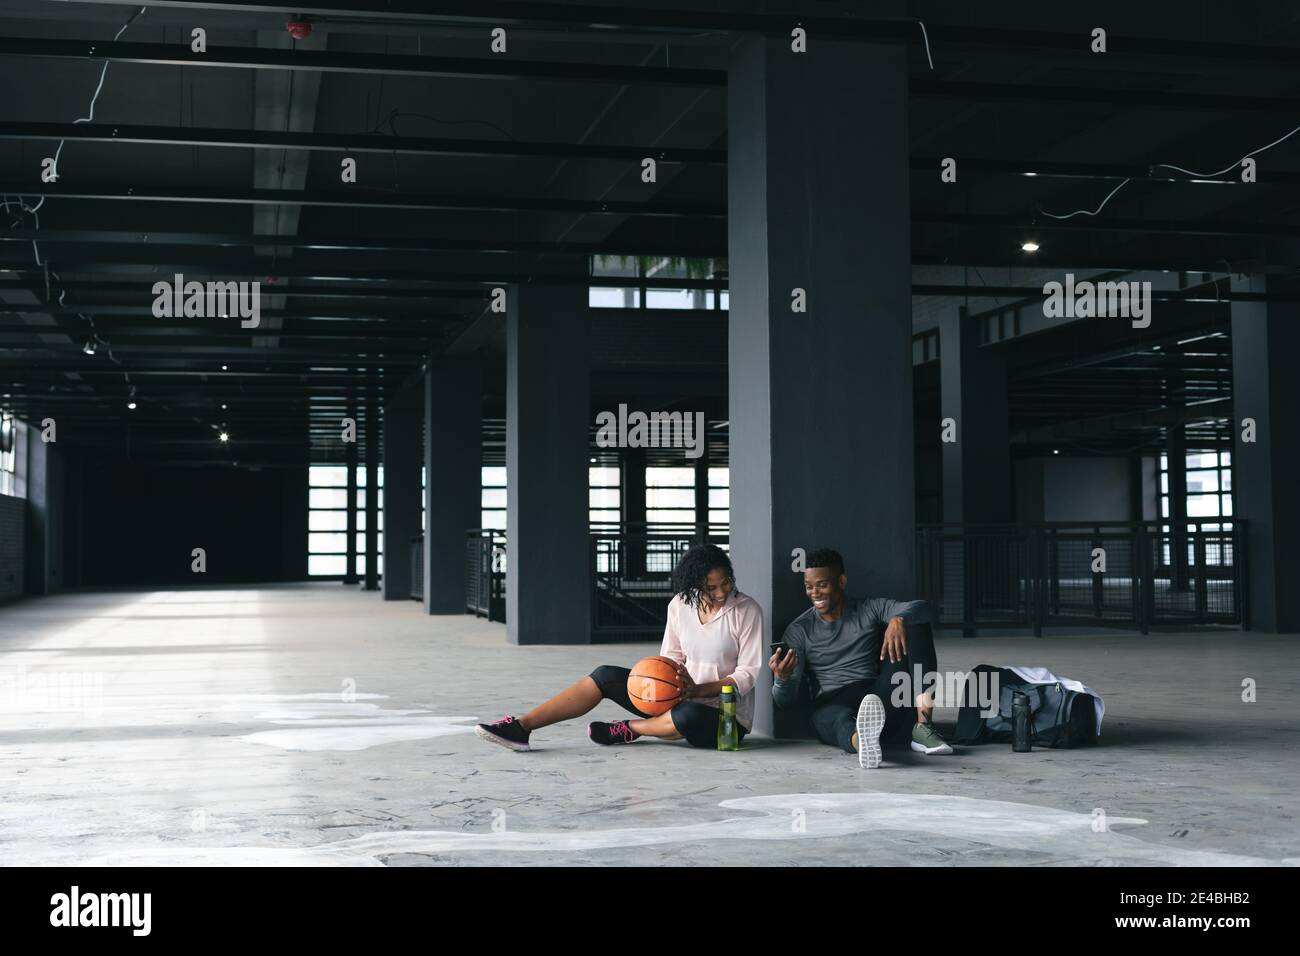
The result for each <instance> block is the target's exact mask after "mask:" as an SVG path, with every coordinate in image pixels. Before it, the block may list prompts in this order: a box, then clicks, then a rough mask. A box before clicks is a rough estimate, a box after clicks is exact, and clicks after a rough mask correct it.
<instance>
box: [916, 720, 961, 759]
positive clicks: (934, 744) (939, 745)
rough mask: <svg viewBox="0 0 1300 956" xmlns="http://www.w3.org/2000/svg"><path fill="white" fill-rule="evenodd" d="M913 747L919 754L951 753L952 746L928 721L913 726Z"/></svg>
mask: <svg viewBox="0 0 1300 956" xmlns="http://www.w3.org/2000/svg"><path fill="white" fill-rule="evenodd" d="M912 749H913V750H915V751H916V752H917V753H919V754H950V753H952V747H950V746H948V742H947V741H946V740H944V739H943V738H942V737H940V736H939V732H938V731H937V730H935V729H934V727H933V726H931V724H930V723H929V722H928V721H925V722H922V723H919V724H917V725H916V726H915V727H913V728H912Z"/></svg>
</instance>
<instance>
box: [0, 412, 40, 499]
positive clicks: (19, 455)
mask: <svg viewBox="0 0 1300 956" xmlns="http://www.w3.org/2000/svg"><path fill="white" fill-rule="evenodd" d="M37 440H38V441H39V440H40V439H37ZM26 456H27V429H26V427H25V426H23V425H21V424H19V422H18V421H17V420H16V419H15V418H14V416H13V413H12V412H0V495H13V496H14V497H16V498H26V497H27V489H26V487H25V484H26V483H25V482H24V481H23V475H22V472H23V470H24V467H25V465H26ZM20 461H22V462H23V464H24V467H20V466H19V464H18V463H19V462H20Z"/></svg>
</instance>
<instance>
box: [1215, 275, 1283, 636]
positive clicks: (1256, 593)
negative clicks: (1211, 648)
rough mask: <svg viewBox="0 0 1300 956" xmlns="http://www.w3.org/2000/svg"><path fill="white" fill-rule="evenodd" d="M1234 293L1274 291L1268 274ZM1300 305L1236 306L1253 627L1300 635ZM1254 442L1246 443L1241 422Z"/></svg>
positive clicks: (1241, 283) (1237, 496) (1239, 460)
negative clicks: (1248, 425) (1251, 430)
mask: <svg viewBox="0 0 1300 956" xmlns="http://www.w3.org/2000/svg"><path fill="white" fill-rule="evenodd" d="M1232 288H1233V291H1234V292H1236V291H1245V292H1270V291H1276V289H1275V288H1270V287H1269V284H1268V283H1267V282H1266V281H1265V280H1264V278H1263V277H1262V276H1250V277H1247V278H1244V279H1241V280H1234V281H1233V284H1232ZM1297 355H1300V304H1297V303H1295V302H1234V303H1232V407H1233V421H1232V431H1233V436H1234V438H1233V448H1232V480H1233V486H1232V505H1233V512H1234V515H1235V517H1238V518H1244V519H1245V520H1246V521H1247V522H1248V523H1249V524H1248V528H1247V535H1248V546H1247V559H1248V560H1247V569H1248V572H1247V573H1248V579H1247V584H1248V587H1249V589H1250V617H1251V621H1250V624H1251V627H1252V628H1254V629H1256V630H1261V631H1274V632H1279V633H1296V632H1300V593H1297V589H1296V582H1297V581H1300V549H1297V548H1296V546H1295V542H1294V541H1293V540H1291V538H1292V537H1294V535H1295V533H1296V530H1297V529H1300V496H1297V495H1296V493H1295V489H1296V475H1297V474H1300V376H1297V375H1296V371H1295V357H1296V356H1297ZM1245 418H1253V419H1254V420H1255V441H1254V442H1243V441H1242V425H1241V423H1242V419H1245Z"/></svg>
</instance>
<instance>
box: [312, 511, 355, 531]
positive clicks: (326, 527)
mask: <svg viewBox="0 0 1300 956" xmlns="http://www.w3.org/2000/svg"><path fill="white" fill-rule="evenodd" d="M307 530H308V531H346V530H348V513H347V512H346V511H309V512H308V513H307Z"/></svg>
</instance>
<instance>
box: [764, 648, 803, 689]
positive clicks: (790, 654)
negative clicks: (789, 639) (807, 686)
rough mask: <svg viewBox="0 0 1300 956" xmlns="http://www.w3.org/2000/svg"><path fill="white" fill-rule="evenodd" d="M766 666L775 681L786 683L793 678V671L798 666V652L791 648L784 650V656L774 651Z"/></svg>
mask: <svg viewBox="0 0 1300 956" xmlns="http://www.w3.org/2000/svg"><path fill="white" fill-rule="evenodd" d="M767 666H768V667H769V668H771V670H772V675H773V676H774V677H775V678H776V679H777V680H779V681H787V680H789V679H790V678H791V677H792V676H794V669H795V668H796V667H798V666H799V652H798V651H796V650H795V649H794V648H793V647H789V648H786V650H785V654H784V656H782V653H781V651H776V652H775V653H774V654H773V655H772V656H771V658H769V659H768V662H767Z"/></svg>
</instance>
